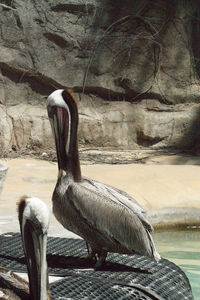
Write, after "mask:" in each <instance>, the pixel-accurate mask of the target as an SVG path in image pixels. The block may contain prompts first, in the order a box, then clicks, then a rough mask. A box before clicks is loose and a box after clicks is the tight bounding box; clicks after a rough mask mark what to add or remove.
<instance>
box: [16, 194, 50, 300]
mask: <svg viewBox="0 0 200 300" xmlns="http://www.w3.org/2000/svg"><path fill="white" fill-rule="evenodd" d="M18 217H19V223H20V229H21V235H22V242H23V247H24V252H25V257H26V261H27V268H28V277H29V289H30V295H31V299H32V300H48V299H50V292H49V283H48V274H47V262H46V246H47V232H48V227H49V209H48V208H47V206H46V205H45V204H44V203H43V202H42V201H41V200H40V199H38V198H29V197H27V196H23V197H22V198H21V199H20V201H19V203H18Z"/></svg>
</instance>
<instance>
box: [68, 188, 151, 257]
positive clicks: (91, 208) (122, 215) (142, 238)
mask: <svg viewBox="0 0 200 300" xmlns="http://www.w3.org/2000/svg"><path fill="white" fill-rule="evenodd" d="M66 196H67V197H68V198H70V199H71V201H73V205H74V206H75V207H76V210H77V211H78V212H79V214H80V216H81V217H82V218H83V219H85V220H87V222H88V223H89V224H90V225H91V226H92V227H93V228H94V230H97V231H99V232H101V234H102V235H103V236H105V237H107V238H108V240H109V239H113V240H116V241H117V242H118V243H120V245H122V247H124V248H126V249H128V250H129V251H130V252H137V253H140V254H144V255H147V256H150V257H153V251H152V245H151V239H150V238H149V233H147V229H146V228H145V227H144V226H143V223H142V221H141V220H140V218H139V217H138V215H137V214H134V213H133V212H132V211H131V210H130V209H129V207H127V206H124V205H122V204H121V203H119V202H117V201H113V199H110V197H106V196H105V195H104V196H103V197H102V196H101V195H100V194H99V193H98V192H96V191H94V190H93V191H92V190H91V189H89V188H88V187H86V186H83V185H81V184H80V183H72V184H70V185H69V187H68V190H67V195H66Z"/></svg>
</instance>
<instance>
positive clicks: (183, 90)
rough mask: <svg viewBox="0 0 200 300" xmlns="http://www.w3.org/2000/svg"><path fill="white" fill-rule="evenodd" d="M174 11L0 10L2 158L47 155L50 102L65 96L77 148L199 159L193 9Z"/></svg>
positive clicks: (123, 7) (160, 7) (65, 6)
mask: <svg viewBox="0 0 200 300" xmlns="http://www.w3.org/2000/svg"><path fill="white" fill-rule="evenodd" d="M170 3H171V4H170ZM170 3H167V4H166V2H165V1H162V0H156V1H154V2H153V3H152V1H135V2H134V5H133V3H132V1H128V0H125V1H123V3H122V2H121V1H114V0H103V1H100V0H95V1H91V0H87V1H84V2H83V1H82V0H73V1H72V0H70V1H63V0H56V1H52V0H47V1H42V2H41V1H39V0H27V1H25V2H24V1H22V0H14V1H10V0H9V1H5V0H0V14H1V18H0V26H1V32H0V116H1V118H0V146H1V147H0V154H1V155H2V154H4V155H6V154H7V153H8V152H9V151H13V150H24V151H30V150H31V151H34V150H36V149H41V151H43V150H44V149H51V148H52V145H53V141H52V137H51V133H50V126H49V124H48V120H47V117H46V109H45V106H46V96H47V95H48V94H49V93H50V92H52V91H53V90H54V89H56V88H60V87H64V86H68V87H73V88H74V91H75V95H76V97H77V99H81V101H80V102H79V111H80V125H81V126H80V128H79V137H80V142H81V144H83V145H86V146H90V147H97V146H98V147H100V146H106V147H112V148H113V147H118V148H128V149H138V148H153V149H154V148H156V149H158V148H171V147H175V148H178V149H188V148H193V147H194V146H196V149H198V148H199V147H198V145H199V140H200V138H199V136H198V134H196V131H197V128H198V123H199V109H200V107H199V104H198V103H199V99H200V85H199V77H198V75H199V74H198V66H197V65H195V64H194V62H195V61H198V60H197V58H198V55H199V50H198V48H197V45H198V43H195V37H198V34H197V33H198V28H199V27H198V26H199V24H197V23H198V22H197V21H195V20H197V19H196V18H195V16H196V14H198V7H197V4H195V2H193V3H192V2H189V1H188V2H185V1H184V3H183V1H181V0H178V1H175V2H173V1H172V2H170ZM195 22H196V23H195ZM174 41H176V42H174ZM83 90H84V92H85V94H83V93H82V91H83Z"/></svg>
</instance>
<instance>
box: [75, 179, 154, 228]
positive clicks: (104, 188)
mask: <svg viewBox="0 0 200 300" xmlns="http://www.w3.org/2000/svg"><path fill="white" fill-rule="evenodd" d="M80 184H81V185H82V186H84V187H86V188H88V189H89V190H91V191H94V192H96V193H98V194H99V195H100V196H101V197H108V198H109V199H110V200H112V201H114V202H115V203H117V204H119V205H120V204H121V205H123V206H125V207H127V208H128V209H129V210H130V213H133V214H136V215H137V216H138V218H139V219H140V221H141V222H142V224H143V225H144V226H145V228H146V229H147V230H148V231H149V232H152V231H153V228H152V226H151V224H150V223H149V221H148V220H147V218H146V215H145V211H144V209H143V208H142V207H141V206H140V205H139V203H138V202H137V201H136V200H135V199H134V198H133V197H131V196H129V195H128V194H127V193H125V192H124V191H121V190H119V189H117V188H115V187H112V186H110V185H106V184H104V183H101V182H98V181H95V180H91V179H88V178H84V180H83V181H82V182H81V183H80Z"/></svg>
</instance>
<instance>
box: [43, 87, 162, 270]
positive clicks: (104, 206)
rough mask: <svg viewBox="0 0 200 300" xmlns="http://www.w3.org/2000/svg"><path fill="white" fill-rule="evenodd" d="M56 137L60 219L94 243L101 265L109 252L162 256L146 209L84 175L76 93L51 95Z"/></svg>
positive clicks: (55, 202) (55, 197) (55, 196)
mask: <svg viewBox="0 0 200 300" xmlns="http://www.w3.org/2000/svg"><path fill="white" fill-rule="evenodd" d="M47 110H48V116H49V119H50V123H51V126H52V130H53V133H54V137H55V144H56V151H57V158H58V169H59V173H58V181H57V183H56V187H55V189H54V193H53V197H52V201H53V212H54V214H55V216H56V218H57V220H58V221H59V222H60V223H61V224H62V225H63V226H64V227H65V228H66V229H68V230H70V231H72V232H74V233H76V234H78V235H80V236H81V237H82V238H83V239H85V240H86V242H88V243H89V244H90V245H91V248H92V252H91V254H90V256H91V257H93V256H95V255H96V254H98V255H99V257H100V259H99V261H98V262H97V267H98V266H101V264H102V263H103V262H104V260H105V258H106V254H107V252H108V251H111V252H119V253H129V254H130V253H134V252H136V253H139V254H142V255H146V256H149V257H151V258H153V259H156V260H159V258H160V256H159V254H158V253H157V251H156V248H155V245H154V242H153V239H152V236H151V232H152V227H151V225H150V223H149V222H148V220H147V219H146V216H145V213H144V210H143V209H142V208H141V207H140V205H139V204H138V203H137V202H136V200H135V199H133V198H132V197H130V196H129V195H127V194H126V193H124V192H122V191H120V190H118V189H116V188H113V187H110V186H108V185H105V184H102V183H100V182H97V181H94V180H89V179H86V178H82V176H81V171H80V162H79V156H78V139H77V129H78V109H77V104H76V101H75V100H74V96H73V94H71V92H69V91H68V90H57V91H55V92H53V93H52V94H51V95H50V96H49V97H48V104H47Z"/></svg>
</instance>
